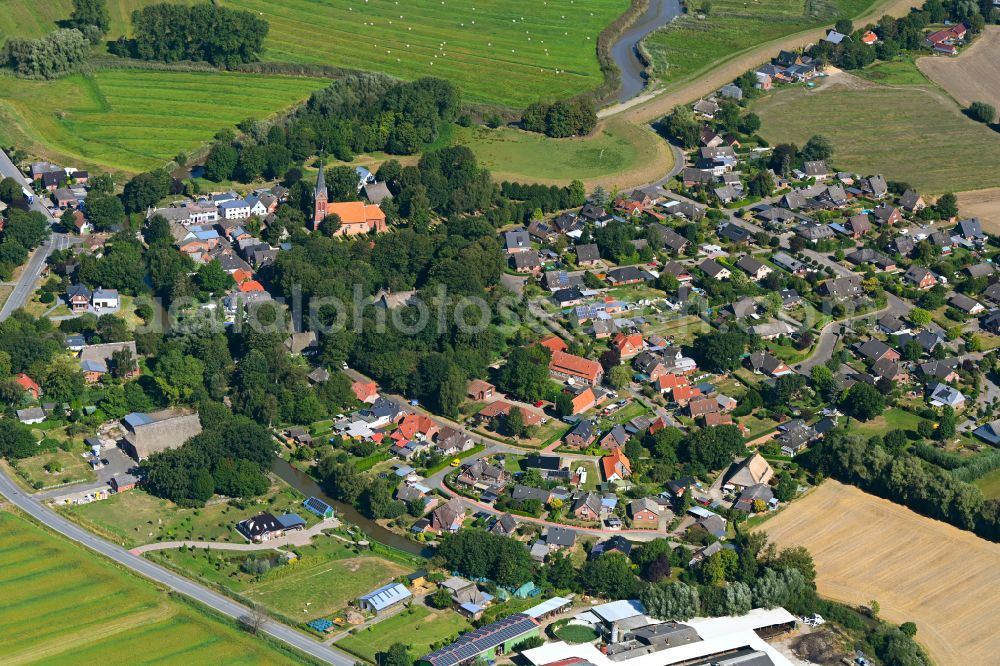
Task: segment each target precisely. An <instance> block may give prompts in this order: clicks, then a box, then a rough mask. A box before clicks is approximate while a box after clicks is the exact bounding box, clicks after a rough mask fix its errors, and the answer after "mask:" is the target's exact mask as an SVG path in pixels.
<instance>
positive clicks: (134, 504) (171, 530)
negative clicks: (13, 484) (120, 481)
mask: <svg viewBox="0 0 1000 666" xmlns="http://www.w3.org/2000/svg"><path fill="white" fill-rule="evenodd" d="M303 499H304V498H303V497H301V495H299V493H297V492H296V491H294V490H292V489H291V488H289V487H288V486H285V485H284V484H282V485H280V486H273V487H272V488H271V491H270V492H269V493H268V495H267V496H266V497H265V498H264V499H262V500H261V501H260V502H259V503H258V504H257V506H251V507H248V508H247V509H245V510H241V509H237V508H236V507H233V506H230V505H229V503H228V502H223V501H215V502H214V503H210V504H209V505H208V506H205V507H203V508H201V509H185V508H181V507H179V506H177V505H176V504H174V503H173V502H170V501H169V500H165V499H160V498H158V497H153V496H152V495H149V494H148V493H145V492H143V491H141V490H130V491H129V492H125V493H119V494H116V495H112V496H111V497H110V498H108V499H106V500H102V501H100V502H91V503H90V504H82V505H78V506H72V507H67V508H65V509H64V512H65V514H66V516H67V517H68V518H71V519H73V520H76V521H77V522H79V523H81V524H82V525H84V526H85V527H87V528H88V529H91V530H93V531H95V532H97V533H98V534H101V535H103V536H106V537H108V538H111V539H113V540H114V541H116V542H118V543H120V544H122V545H123V546H125V547H128V548H132V547H135V546H139V545H142V544H147V543H153V542H156V541H178V540H195V541H225V542H232V543H246V539H244V538H243V537H242V536H241V535H240V534H239V533H238V532H237V531H236V528H235V525H236V523H238V522H239V521H241V520H243V519H244V518H248V517H250V516H252V515H253V514H255V513H258V512H260V511H269V512H271V513H273V514H281V513H286V512H294V513H297V514H298V515H300V516H302V517H303V518H304V519H305V520H306V522H307V523H308V524H309V525H313V524H315V523H316V522H317V521H318V519H317V518H316V517H315V516H314V515H313V514H311V513H309V512H308V511H306V510H304V509H303V508H302V500H303Z"/></svg>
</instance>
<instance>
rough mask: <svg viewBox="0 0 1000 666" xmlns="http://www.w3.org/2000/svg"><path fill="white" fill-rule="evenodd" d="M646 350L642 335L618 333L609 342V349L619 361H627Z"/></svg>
mask: <svg viewBox="0 0 1000 666" xmlns="http://www.w3.org/2000/svg"><path fill="white" fill-rule="evenodd" d="M645 348H646V343H645V342H644V341H643V339H642V334H640V333H632V334H628V335H627V334H625V333H619V334H618V335H616V336H615V337H614V338H613V339H612V340H611V349H612V351H614V352H615V356H617V357H618V360H619V361H629V360H631V359H633V358H635V357H636V356H638V355H639V353H640V352H642V351H643V350H644V349H645Z"/></svg>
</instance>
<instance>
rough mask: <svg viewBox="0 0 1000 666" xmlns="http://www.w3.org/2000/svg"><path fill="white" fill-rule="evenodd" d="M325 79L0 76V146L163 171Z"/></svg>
mask: <svg viewBox="0 0 1000 666" xmlns="http://www.w3.org/2000/svg"><path fill="white" fill-rule="evenodd" d="M326 83H327V82H326V81H325V80H324V79H316V78H305V77H293V76H272V75H263V74H237V73H229V72H177V71H149V70H106V71H99V72H97V73H95V74H93V75H84V74H78V75H74V76H69V77H66V78H63V79H57V80H54V81H27V80H15V79H11V78H0V143H3V144H4V145H8V144H12V143H13V144H16V145H21V146H30V147H32V148H33V149H35V150H36V151H37V152H40V153H42V154H43V155H44V156H46V157H51V158H53V159H62V160H63V161H64V162H66V163H70V164H74V165H76V166H77V167H81V168H82V167H85V166H88V165H99V166H101V167H104V168H106V169H112V170H120V171H128V172H135V171H144V170H147V169H150V168H154V167H158V166H162V165H163V164H164V163H165V162H167V161H169V160H171V159H172V158H173V157H174V156H175V155H177V153H178V152H180V151H190V150H194V149H196V148H198V147H199V146H201V145H202V144H204V143H205V142H206V141H208V140H210V139H211V138H212V135H214V134H215V133H216V132H217V131H218V130H220V129H222V128H223V127H233V126H234V125H235V124H236V123H237V122H239V121H241V120H243V119H245V118H248V117H252V118H265V117H268V116H271V115H273V114H274V113H276V112H277V111H279V110H281V109H284V108H286V107H288V106H291V105H292V104H294V103H296V102H300V101H302V100H304V99H306V98H308V97H309V94H310V93H311V92H312V91H314V90H318V89H320V88H323V87H324V86H325V85H326Z"/></svg>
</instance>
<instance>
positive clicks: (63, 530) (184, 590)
mask: <svg viewBox="0 0 1000 666" xmlns="http://www.w3.org/2000/svg"><path fill="white" fill-rule="evenodd" d="M0 495H3V496H5V497H6V498H7V499H8V500H10V502H11V503H13V504H14V505H16V506H17V507H18V508H19V509H21V510H22V511H24V512H25V513H27V514H28V515H30V516H31V517H33V518H35V519H36V520H38V521H39V522H41V523H43V524H45V525H47V526H48V527H49V528H51V529H53V530H55V531H56V532H59V533H60V534H62V535H63V536H65V537H67V538H69V539H71V540H73V541H75V542H77V543H79V544H82V545H83V546H86V547H87V548H89V549H90V550H93V551H95V552H97V553H99V554H100V555H103V556H105V557H107V558H110V559H112V560H114V561H115V562H117V563H118V564H121V565H122V566H125V567H128V568H129V569H131V570H132V571H134V572H136V573H138V574H141V575H143V576H145V577H146V578H150V579H152V580H154V581H156V582H157V583H160V584H161V585H164V586H166V587H168V588H170V589H171V590H174V591H175V592H179V593H181V594H183V595H185V596H188V597H191V598H192V599H195V600H197V601H199V602H201V603H203V604H205V605H206V606H208V607H209V608H212V609H213V610H215V611H218V612H220V613H223V614H224V615H227V616H228V617H231V618H233V619H236V620H238V619H239V618H241V617H245V616H247V615H249V614H250V612H251V611H250V609H249V608H247V607H246V606H244V605H243V604H240V603H237V602H235V601H233V600H232V599H229V598H228V597H225V596H223V595H221V594H218V593H217V592H213V591H211V590H209V589H207V588H205V587H202V586H201V585H199V584H198V583H195V582H192V581H190V580H188V579H186V578H184V577H182V576H179V575H177V574H175V573H172V572H171V571H168V570H167V569H164V568H163V567H161V566H159V565H157V564H154V563H152V562H150V561H149V560H146V559H144V558H142V557H140V556H137V555H133V554H131V553H129V552H128V551H127V550H125V549H124V548H121V547H119V546H116V545H114V544H112V543H110V542H108V541H105V540H104V539H102V538H100V537H98V536H95V535H94V534H91V533H90V532H88V531H86V530H84V529H83V528H80V527H77V526H76V525H75V524H73V523H71V522H70V521H68V520H66V519H65V518H63V517H62V516H60V515H59V514H57V513H56V512H55V511H53V510H52V509H50V508H48V507H47V506H45V505H43V504H41V503H40V502H39V501H38V500H36V499H35V498H33V497H31V496H29V495H27V494H25V493H24V492H23V491H22V490H21V489H20V488H19V487H18V486H16V485H15V484H14V482H13V481H11V480H10V479H9V478H8V477H7V476H6V474H3V473H2V472H0ZM263 631H264V632H266V633H267V634H269V635H270V636H272V637H274V638H276V639H277V640H280V641H282V642H284V643H287V644H288V645H290V646H292V647H294V648H296V649H298V650H300V651H302V652H304V653H306V654H308V655H310V656H312V657H314V658H316V659H319V660H321V661H324V662H326V663H328V664H334V665H335V666H354V663H355V662H356V661H357V660H356V659H355V658H354V657H351V656H350V655H347V654H345V653H343V652H340V651H339V650H336V649H334V648H332V647H329V646H326V645H323V644H322V643H319V642H318V641H316V640H313V639H312V638H310V637H309V636H306V635H305V634H302V633H300V632H298V631H296V630H295V629H292V628H291V627H287V626H285V625H283V624H279V623H277V622H274V621H270V620H269V621H267V623H266V624H265V625H264V627H263Z"/></svg>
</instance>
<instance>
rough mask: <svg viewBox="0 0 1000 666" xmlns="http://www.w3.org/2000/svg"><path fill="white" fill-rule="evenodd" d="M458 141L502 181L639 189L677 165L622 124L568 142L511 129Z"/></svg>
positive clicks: (462, 132)
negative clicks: (573, 182) (577, 181)
mask: <svg viewBox="0 0 1000 666" xmlns="http://www.w3.org/2000/svg"><path fill="white" fill-rule="evenodd" d="M454 141H455V143H458V144H462V145H466V146H468V147H469V148H470V149H471V150H472V152H474V153H475V154H476V157H477V158H478V159H479V161H480V162H481V163H483V164H484V165H485V166H486V167H487V168H489V170H490V172H491V173H492V174H493V177H494V178H495V179H496V180H498V181H502V180H516V181H519V182H535V183H543V184H560V185H563V184H566V183H568V182H569V181H570V180H573V179H575V178H576V179H580V180H582V181H584V182H585V183H587V184H588V185H590V184H594V183H597V182H601V183H604V184H605V185H606V186H610V185H613V184H616V183H618V182H619V181H620V182H621V184H622V185H624V184H626V183H631V184H638V183H645V182H651V181H654V180H656V179H657V178H658V177H660V176H662V175H663V174H664V173H666V172H667V171H669V170H670V167H671V166H673V156H672V155H671V153H670V151H669V149H668V148H667V146H666V144H665V143H664V142H663V141H662V140H661V139H660V138H659V137H657V136H655V135H654V134H652V133H651V132H648V131H647V130H645V129H642V128H640V127H636V126H634V125H629V124H627V123H624V122H622V121H610V122H606V123H604V124H603V125H601V127H600V128H599V129H598V130H597V131H596V132H595V133H594V134H592V135H591V136H588V137H582V138H569V139H550V138H548V137H546V136H544V135H542V134H537V133H534V132H524V131H521V130H518V129H512V128H501V129H489V128H486V127H459V128H458V130H457V131H456V133H455V139H454Z"/></svg>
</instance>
